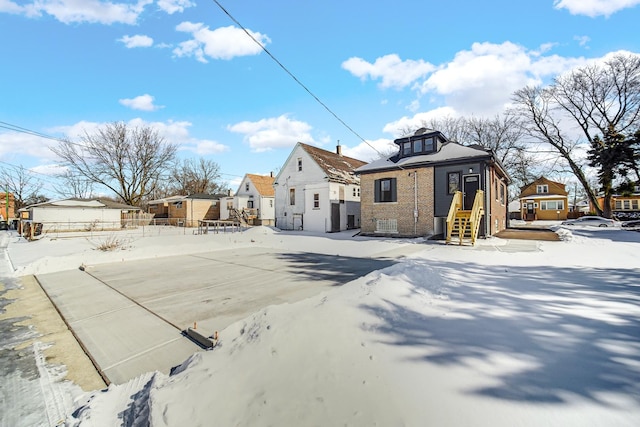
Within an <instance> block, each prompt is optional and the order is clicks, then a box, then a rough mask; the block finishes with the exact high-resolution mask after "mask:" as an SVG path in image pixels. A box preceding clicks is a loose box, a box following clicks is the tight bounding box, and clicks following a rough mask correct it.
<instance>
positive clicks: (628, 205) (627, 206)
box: [624, 200, 631, 211]
mask: <svg viewBox="0 0 640 427" xmlns="http://www.w3.org/2000/svg"><path fill="white" fill-rule="evenodd" d="M624 209H625V210H627V211H628V210H631V200H625V201H624Z"/></svg>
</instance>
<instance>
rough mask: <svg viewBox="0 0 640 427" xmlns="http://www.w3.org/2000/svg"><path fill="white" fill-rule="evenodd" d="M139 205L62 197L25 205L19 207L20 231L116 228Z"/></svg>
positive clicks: (137, 210)
mask: <svg viewBox="0 0 640 427" xmlns="http://www.w3.org/2000/svg"><path fill="white" fill-rule="evenodd" d="M140 211H141V209H140V208H137V207H135V206H129V205H125V204H122V203H117V202H113V201H110V200H102V199H76V198H71V199H65V200H55V201H50V202H45V203H37V204H35V205H30V206H26V207H24V208H22V209H20V210H19V213H20V225H21V230H24V231H26V230H29V236H30V237H33V236H34V235H38V234H40V232H64V231H93V230H119V229H121V228H122V227H124V226H126V225H127V223H128V221H130V220H131V219H132V218H133V217H134V216H136V217H137V215H133V214H136V213H139V212H140Z"/></svg>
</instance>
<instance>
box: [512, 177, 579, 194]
mask: <svg viewBox="0 0 640 427" xmlns="http://www.w3.org/2000/svg"><path fill="white" fill-rule="evenodd" d="M538 185H547V187H548V188H547V190H548V191H547V193H543V194H544V195H549V194H557V195H561V196H566V195H567V194H568V192H567V190H566V189H565V185H564V184H563V183H561V182H557V181H551V180H550V179H548V178H545V177H544V176H541V177H540V178H538V179H536V180H535V181H533V182H530V183H529V184H526V185H523V186H522V187H520V197H521V198H522V197H529V198H531V197H534V196H536V195H538V193H537V191H536V187H537V186H538ZM543 194H539V195H543Z"/></svg>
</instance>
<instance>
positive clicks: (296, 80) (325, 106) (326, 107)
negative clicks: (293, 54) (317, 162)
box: [213, 0, 384, 157]
mask: <svg viewBox="0 0 640 427" xmlns="http://www.w3.org/2000/svg"><path fill="white" fill-rule="evenodd" d="M213 2H214V3H215V4H216V5H218V7H219V8H220V10H222V12H224V14H225V15H227V16H228V17H229V18H230V19H231V20H232V21H233V22H234V23H235V24H236V25H238V27H240V28H241V29H242V31H244V32H245V34H246V35H248V36H249V37H250V38H251V40H253V41H254V42H255V43H256V44H257V45H258V46H260V49H262V50H263V51H264V52H265V53H266V54H267V55H269V57H270V58H271V59H273V61H274V62H275V63H276V64H278V65H279V66H280V68H282V69H283V70H284V72H285V73H287V74H288V75H289V77H291V78H292V79H293V80H294V81H295V82H296V83H298V85H300V86H301V87H302V88H303V89H304V90H305V91H306V92H307V93H308V94H309V95H311V97H312V98H313V99H315V100H316V102H318V104H320V105H322V107H324V109H325V110H327V111H328V112H329V114H331V115H332V116H333V117H335V118H336V120H338V121H339V122H340V123H341V124H342V125H343V126H344V127H346V128H347V129H348V130H349V131H350V132H351V133H353V134H354V135H355V136H356V137H358V139H360V140H361V141H362V142H364V143H365V144H367V145H368V146H369V147H371V148H372V149H373V150H374V151H375V152H376V153H378V154H379V155H380V156H381V157H384V155H383V154H382V153H381V152H380V151H378V149H377V148H375V147H374V146H373V145H371V144H369V142H368V141H367V140H366V139H364V138H363V137H362V136H360V134H359V133H358V132H356V131H355V130H353V128H352V127H351V126H349V125H348V124H347V123H346V122H345V121H344V120H342V119H341V118H340V117H339V116H338V115H337V114H336V113H335V112H334V111H333V110H332V109H331V108H329V107H328V106H327V105H326V104H325V103H324V102H322V101H321V100H320V98H318V97H317V96H316V95H315V94H314V93H313V92H311V90H310V89H309V88H308V87H307V86H306V85H305V84H304V83H302V82H301V81H300V80H299V79H298V78H297V77H296V76H295V75H294V74H293V73H292V72H291V71H289V69H287V67H285V66H284V65H283V64H282V63H281V62H280V61H279V60H278V59H277V58H276V57H275V56H274V55H273V54H272V53H271V52H270V51H269V49H267V48H266V47H265V46H264V45H263V44H262V43H260V42H259V41H258V40H256V38H255V37H253V35H252V34H251V33H250V32H249V30H247V29H246V28H245V27H244V26H243V25H242V24H241V23H240V22H239V21H238V20H237V19H236V18H234V17H233V16H232V15H231V14H230V13H229V11H227V9H225V7H224V6H222V5H221V4H220V2H219V1H218V0H213Z"/></svg>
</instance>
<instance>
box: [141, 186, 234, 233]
mask: <svg viewBox="0 0 640 427" xmlns="http://www.w3.org/2000/svg"><path fill="white" fill-rule="evenodd" d="M224 197H226V194H222V195H221V194H190V195H188V196H170V197H166V198H163V199H157V200H152V201H150V202H149V203H148V205H149V207H148V211H149V213H153V214H155V215H156V216H154V222H155V223H156V224H159V223H162V222H164V223H166V224H169V225H176V226H179V227H197V226H198V221H201V220H216V219H220V199H221V198H224ZM156 217H157V218H158V220H155V218H156Z"/></svg>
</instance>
